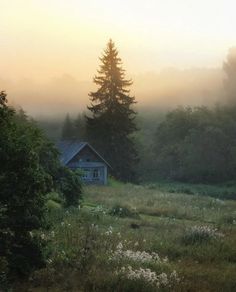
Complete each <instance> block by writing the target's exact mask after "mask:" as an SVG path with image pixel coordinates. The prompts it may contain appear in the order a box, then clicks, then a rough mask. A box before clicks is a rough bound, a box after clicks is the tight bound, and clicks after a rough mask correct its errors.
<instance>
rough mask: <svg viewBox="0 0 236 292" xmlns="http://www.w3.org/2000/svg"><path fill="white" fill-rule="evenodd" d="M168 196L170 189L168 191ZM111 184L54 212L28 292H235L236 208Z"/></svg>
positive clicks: (203, 198)
mask: <svg viewBox="0 0 236 292" xmlns="http://www.w3.org/2000/svg"><path fill="white" fill-rule="evenodd" d="M172 189H173V188H172ZM187 193H188V194H186V193H181V192H180V189H178V190H177V193H176V192H173V191H171V192H170V190H168V188H167V187H166V186H163V185H151V186H150V185H147V186H137V185H131V184H120V183H116V182H112V183H111V185H110V186H106V187H93V186H90V187H86V188H85V189H84V195H83V196H84V201H83V207H82V208H81V209H80V210H78V209H70V210H67V211H65V210H60V209H58V210H53V211H51V213H50V214H49V219H50V220H51V222H52V224H53V228H52V229H50V230H49V231H48V232H47V233H45V234H42V236H43V237H45V240H47V241H48V242H49V248H48V251H47V252H48V255H49V260H48V265H47V267H46V268H45V269H43V270H40V271H38V272H36V273H35V274H34V275H33V276H32V278H31V280H30V282H28V283H25V284H23V285H21V286H18V287H21V288H20V289H22V290H24V289H25V290H27V289H29V290H30V291H214V292H215V291H236V201H231V200H222V199H218V198H213V197H209V196H203V195H197V194H194V195H192V194H189V192H187Z"/></svg>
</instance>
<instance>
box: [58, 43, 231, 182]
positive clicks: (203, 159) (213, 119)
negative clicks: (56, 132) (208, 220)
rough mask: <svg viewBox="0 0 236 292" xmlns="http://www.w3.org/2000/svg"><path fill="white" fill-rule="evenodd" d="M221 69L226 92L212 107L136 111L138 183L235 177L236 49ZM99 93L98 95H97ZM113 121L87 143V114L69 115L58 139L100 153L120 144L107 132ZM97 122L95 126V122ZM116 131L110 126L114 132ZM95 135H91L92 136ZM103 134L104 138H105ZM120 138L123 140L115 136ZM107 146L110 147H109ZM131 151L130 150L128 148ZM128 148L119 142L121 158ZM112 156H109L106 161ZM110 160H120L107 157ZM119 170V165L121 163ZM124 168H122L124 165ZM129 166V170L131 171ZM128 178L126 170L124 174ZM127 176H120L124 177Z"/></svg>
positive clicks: (214, 179) (218, 180) (109, 121)
mask: <svg viewBox="0 0 236 292" xmlns="http://www.w3.org/2000/svg"><path fill="white" fill-rule="evenodd" d="M223 68H224V72H225V77H226V78H225V80H224V83H225V96H224V97H222V103H221V104H218V105H216V106H215V107H206V106H200V107H188V106H186V107H184V106H182V107H178V108H176V109H174V110H172V111H170V112H168V113H163V112H157V113H155V112H153V113H152V114H148V113H144V112H142V113H139V114H138V115H136V117H135V122H136V125H137V128H138V131H133V132H132V134H131V136H132V138H134V142H135V149H136V150H137V151H138V157H139V163H138V164H137V163H136V165H133V166H132V167H133V168H135V169H132V171H133V170H134V171H135V172H136V179H137V180H138V181H139V182H145V181H155V180H158V179H167V180H177V181H183V182H195V183H218V182H226V181H230V180H235V174H236V148H235V147H236V135H235V134H236V106H235V101H236V98H235V96H236V86H235V84H236V82H235V76H236V49H235V48H233V49H231V50H230V51H229V54H228V56H227V59H226V61H225V63H224V64H223ZM98 94H100V93H98ZM112 123H113V119H112V118H110V119H109V118H108V123H107V124H105V126H104V127H103V128H104V133H103V135H102V138H101V132H100V133H99V131H98V128H99V127H97V130H96V131H95V132H94V133H93V134H94V135H95V133H97V136H96V139H94V140H92V141H91V135H89V134H88V132H87V129H88V128H87V126H86V125H87V118H86V114H85V113H84V114H79V115H78V117H77V118H71V117H70V116H69V114H67V116H66V118H65V120H64V123H63V125H62V133H61V139H69V140H70V139H71V140H73V139H79V140H87V141H90V142H92V143H95V144H97V145H98V148H99V143H100V142H99V141H101V144H102V145H103V147H101V148H100V149H99V150H100V151H101V152H103V148H105V149H106V151H105V152H104V153H103V155H104V157H106V156H109V153H112V149H113V148H115V147H118V146H119V145H120V143H119V140H117V143H116V144H115V145H111V140H109V137H111V133H108V132H107V130H108V128H109V127H110V125H111V124H112ZM96 125H97V124H96ZM115 131H116V129H115V128H114V129H113V132H115ZM94 137H95V136H94ZM104 137H108V140H107V141H106V142H104ZM120 137H121V136H120ZM119 139H120V140H121V138H119ZM109 149H110V150H109ZM129 151H130V152H131V151H134V150H129ZM126 152H127V149H125V147H124V145H123V152H122V151H120V153H122V155H120V156H119V160H121V161H122V163H124V161H125V160H127V159H122V157H123V156H124V155H125V153H126ZM109 159H110V160H109ZM108 160H109V161H111V162H113V163H118V162H116V161H115V160H114V161H113V160H112V159H111V158H108ZM121 168H122V165H121ZM123 169H125V168H123ZM130 169H131V168H129V170H130ZM126 176H127V174H126ZM125 178H126V177H123V179H125Z"/></svg>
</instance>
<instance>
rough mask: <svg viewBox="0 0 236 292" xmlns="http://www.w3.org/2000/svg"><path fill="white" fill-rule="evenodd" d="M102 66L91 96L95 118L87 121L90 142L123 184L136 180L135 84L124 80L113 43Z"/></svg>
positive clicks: (91, 109) (108, 45)
mask: <svg viewBox="0 0 236 292" xmlns="http://www.w3.org/2000/svg"><path fill="white" fill-rule="evenodd" d="M100 60H101V62H102V64H101V66H100V70H98V76H96V77H95V78H94V82H95V84H96V85H98V86H99V88H98V90H97V91H96V92H91V93H90V98H91V106H88V109H89V110H90V111H91V114H92V116H91V117H87V135H88V139H89V141H90V142H91V143H92V145H94V146H95V148H96V149H97V150H98V151H99V152H100V153H101V154H102V155H103V156H104V157H105V159H106V160H107V161H108V162H109V163H110V164H111V166H112V173H113V174H114V176H115V177H116V178H117V179H120V180H122V181H132V180H134V178H135V165H136V163H137V151H136V149H135V145H134V141H133V138H132V134H133V133H134V132H135V131H136V130H137V128H136V125H135V122H134V119H135V115H136V112H135V111H134V110H133V108H132V106H133V105H134V104H135V99H134V97H132V96H130V95H129V90H128V89H127V87H129V86H130V85H131V84H132V82H131V81H130V80H126V79H125V76H124V75H125V74H124V70H123V69H122V68H121V59H120V58H119V57H118V51H117V50H116V48H115V45H114V43H113V42H112V41H111V40H110V41H109V43H108V44H107V48H106V50H105V52H104V54H103V56H102V58H101V59H100Z"/></svg>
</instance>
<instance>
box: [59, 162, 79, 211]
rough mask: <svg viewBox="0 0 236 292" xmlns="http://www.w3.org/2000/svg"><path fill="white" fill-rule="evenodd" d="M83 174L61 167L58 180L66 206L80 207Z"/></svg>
mask: <svg viewBox="0 0 236 292" xmlns="http://www.w3.org/2000/svg"><path fill="white" fill-rule="evenodd" d="M80 177H81V172H80V171H79V170H77V171H72V170H70V169H69V168H67V167H61V168H60V172H59V178H58V187H59V190H60V191H61V192H62V193H63V195H64V197H65V206H66V207H69V206H78V205H79V201H80V199H81V193H82V185H81V179H80Z"/></svg>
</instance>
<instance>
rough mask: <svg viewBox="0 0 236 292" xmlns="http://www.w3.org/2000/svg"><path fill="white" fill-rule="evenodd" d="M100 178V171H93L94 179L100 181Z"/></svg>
mask: <svg viewBox="0 0 236 292" xmlns="http://www.w3.org/2000/svg"><path fill="white" fill-rule="evenodd" d="M99 177H100V171H99V170H98V169H94V170H93V178H94V179H98V178H99Z"/></svg>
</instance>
